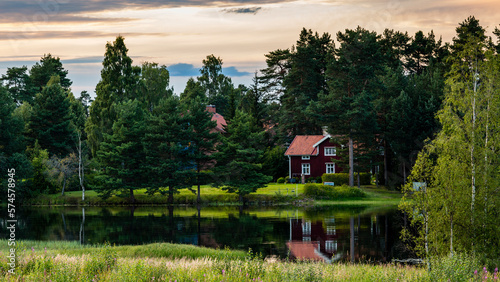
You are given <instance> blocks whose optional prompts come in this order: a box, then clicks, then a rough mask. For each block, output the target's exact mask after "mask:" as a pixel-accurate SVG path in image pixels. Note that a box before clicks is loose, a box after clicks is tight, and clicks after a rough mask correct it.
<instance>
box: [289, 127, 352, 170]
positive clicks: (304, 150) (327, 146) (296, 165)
mask: <svg viewBox="0 0 500 282" xmlns="http://www.w3.org/2000/svg"><path fill="white" fill-rule="evenodd" d="M331 138H332V137H331V136H330V135H329V134H326V135H297V136H295V138H294V139H293V141H292V143H291V144H290V146H289V147H288V149H287V150H286V152H285V156H288V167H289V169H288V170H289V173H288V174H289V175H288V176H289V177H290V178H292V177H302V176H304V177H305V178H309V177H318V176H322V175H323V173H339V172H341V171H342V169H341V168H338V167H335V163H334V162H333V161H332V159H340V157H338V156H337V149H338V148H340V145H338V144H336V143H333V140H332V139H331Z"/></svg>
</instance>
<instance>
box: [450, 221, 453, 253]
mask: <svg viewBox="0 0 500 282" xmlns="http://www.w3.org/2000/svg"><path fill="white" fill-rule="evenodd" d="M450 255H451V256H453V214H451V215H450Z"/></svg>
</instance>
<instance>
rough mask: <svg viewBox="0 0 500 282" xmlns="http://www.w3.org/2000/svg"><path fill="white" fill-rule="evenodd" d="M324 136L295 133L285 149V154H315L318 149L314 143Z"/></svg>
mask: <svg viewBox="0 0 500 282" xmlns="http://www.w3.org/2000/svg"><path fill="white" fill-rule="evenodd" d="M325 137H326V136H323V135H297V136H295V138H294V139H293V141H292V144H290V146H289V147H288V149H287V150H286V152H285V156H304V155H306V156H308V155H309V156H310V155H317V154H318V149H317V147H315V146H314V145H316V143H318V142H319V141H321V140H322V139H323V138H325Z"/></svg>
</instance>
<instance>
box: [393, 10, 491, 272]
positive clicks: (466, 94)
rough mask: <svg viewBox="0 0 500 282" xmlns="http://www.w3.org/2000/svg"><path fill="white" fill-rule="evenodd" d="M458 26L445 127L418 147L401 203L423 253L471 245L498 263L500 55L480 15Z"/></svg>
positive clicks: (441, 114)
mask: <svg viewBox="0 0 500 282" xmlns="http://www.w3.org/2000/svg"><path fill="white" fill-rule="evenodd" d="M456 32H457V35H456V37H454V38H453V42H452V45H451V46H450V51H451V54H450V56H448V57H447V62H448V64H449V69H448V72H447V74H446V80H445V87H444V99H443V104H442V107H441V108H440V109H439V111H438V112H437V120H438V121H439V124H440V126H441V130H440V131H439V133H438V134H437V135H436V136H435V138H434V139H433V140H432V141H430V142H428V143H426V145H425V146H424V148H423V150H422V151H421V152H420V153H419V154H418V158H417V160H416V164H415V166H414V168H413V170H412V172H411V175H410V177H409V180H410V182H409V183H408V184H407V185H406V186H405V190H404V191H405V198H404V201H403V203H402V205H401V206H402V208H403V209H404V210H405V211H406V212H407V214H408V216H409V218H410V221H411V225H409V226H408V227H407V228H406V229H405V233H404V234H405V235H406V238H407V239H408V240H411V241H412V242H414V244H415V245H414V246H415V250H416V251H417V252H418V253H419V254H420V255H421V256H423V257H427V258H428V257H431V256H434V255H450V256H453V255H454V254H455V253H464V252H466V253H472V254H473V255H474V256H476V257H479V258H480V259H482V260H483V262H485V263H488V264H490V265H498V258H499V257H500V252H499V250H500V248H499V247H500V237H499V236H498V234H500V228H499V225H498V218H499V216H500V205H499V202H500V196H499V195H500V194H499V187H500V162H499V159H498V157H499V156H500V154H499V150H500V146H499V144H498V140H500V139H499V138H500V136H499V135H498V134H499V132H500V116H499V113H500V104H499V102H500V92H499V91H498V90H499V89H498V87H499V85H500V81H499V75H500V57H499V56H500V55H499V54H498V45H496V46H495V44H494V43H493V41H492V39H491V38H489V37H488V36H486V31H485V29H484V28H483V27H482V26H481V25H480V24H479V21H478V20H477V19H475V18H474V17H470V18H468V19H466V20H465V21H464V22H462V23H461V24H460V25H459V27H458V28H457V29H456ZM494 34H495V35H497V36H498V35H500V34H499V30H498V28H496V29H495V32H494ZM499 39H500V38H499ZM413 182H417V183H420V184H419V185H417V187H413V184H412V183H413ZM415 229H416V230H418V231H417V232H412V230H415ZM430 267H432V266H430Z"/></svg>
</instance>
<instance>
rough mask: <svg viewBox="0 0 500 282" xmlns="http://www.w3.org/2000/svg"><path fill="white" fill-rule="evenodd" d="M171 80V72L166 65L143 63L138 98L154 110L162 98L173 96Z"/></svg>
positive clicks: (148, 109) (147, 108)
mask: <svg viewBox="0 0 500 282" xmlns="http://www.w3.org/2000/svg"><path fill="white" fill-rule="evenodd" d="M169 82H170V74H169V72H168V70H167V67H166V66H158V64H157V63H150V62H144V63H143V64H142V67H141V76H140V79H139V84H138V86H137V88H138V90H137V91H138V95H137V99H139V101H140V102H141V103H143V104H144V106H145V109H146V110H147V111H149V112H152V111H153V109H154V107H155V106H156V105H158V104H159V102H160V100H161V99H165V98H168V97H170V96H172V92H173V91H172V89H170V88H169Z"/></svg>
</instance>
